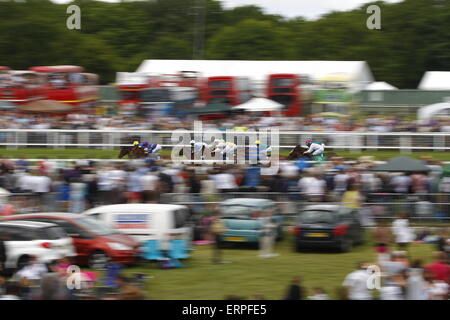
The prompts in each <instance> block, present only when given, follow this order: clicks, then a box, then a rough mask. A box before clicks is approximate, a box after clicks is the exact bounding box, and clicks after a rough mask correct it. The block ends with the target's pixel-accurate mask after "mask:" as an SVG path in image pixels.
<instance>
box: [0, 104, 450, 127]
mask: <svg viewBox="0 0 450 320" xmlns="http://www.w3.org/2000/svg"><path fill="white" fill-rule="evenodd" d="M106 109H108V108H106ZM108 110H113V108H109V109H108ZM0 120H1V121H0V123H1V128H2V129H92V130H96V129H104V130H115V129H124V130H127V129H133V130H174V129H179V128H185V129H192V123H193V121H194V120H196V118H195V117H193V116H185V117H182V118H179V117H176V116H173V115H157V116H155V115H148V116H146V117H133V116H126V117H125V116H124V115H122V114H121V113H120V112H118V113H114V112H110V113H107V112H101V113H100V112H99V113H93V114H84V113H83V114H77V113H73V114H70V115H68V116H59V117H58V116H53V117H46V116H43V115H25V114H21V115H20V117H18V116H17V114H16V113H15V112H14V111H7V110H3V111H0ZM202 121H203V126H204V129H218V130H226V129H235V130H241V131H252V130H256V129H264V128H267V127H276V128H278V129H279V130H280V131H312V132H335V131H355V132H379V133H383V132H449V131H450V122H449V121H447V120H430V121H427V122H424V123H421V122H419V121H416V120H411V119H401V118H400V117H396V116H367V117H365V118H362V119H355V118H352V117H341V118H339V117H329V116H323V115H320V114H318V115H311V116H306V117H290V118H286V117H283V118H281V117H266V116H264V117H258V116H255V115H246V114H238V115H230V116H227V117H226V118H223V119H210V120H202Z"/></svg>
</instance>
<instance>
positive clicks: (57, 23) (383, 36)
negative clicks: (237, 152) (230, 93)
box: [0, 0, 450, 88]
mask: <svg viewBox="0 0 450 320" xmlns="http://www.w3.org/2000/svg"><path fill="white" fill-rule="evenodd" d="M71 4H75V5H78V6H79V7H80V9H81V29H80V30H69V29H68V28H67V26H66V20H67V19H68V18H69V16H70V14H68V13H67V12H66V10H67V7H68V4H65V5H62V4H55V3H53V2H51V1H50V0H27V1H26V2H15V1H12V0H11V1H0V65H7V66H10V67H12V68H14V69H25V68H28V67H30V66H36V65H56V64H76V65H82V66H84V67H86V69H87V70H88V71H89V72H94V73H98V74H99V75H100V77H101V81H102V83H109V82H113V81H114V80H115V73H116V72H117V71H130V72H131V71H134V70H136V68H137V67H138V66H139V64H140V63H141V62H142V61H143V60H145V59H193V58H194V59H224V60H232V59H235V60H364V61H367V62H368V63H369V65H370V67H371V69H372V72H373V73H374V76H375V78H376V79H377V80H382V81H387V82H389V83H391V84H393V85H395V86H397V87H399V88H417V85H418V82H419V81H420V78H421V77H422V75H423V73H424V72H425V71H429V70H450V1H449V0H404V1H403V2H400V3H394V4H388V3H384V2H373V3H370V4H365V5H363V6H361V7H359V8H357V9H355V10H351V11H345V12H331V13H328V14H326V15H323V16H322V17H320V18H319V19H316V20H308V19H305V18H304V17H302V16H301V12H299V16H298V17H296V18H286V17H283V16H280V15H273V14H268V13H266V12H264V10H262V9H261V8H259V7H257V6H241V7H237V8H233V9H225V8H224V7H223V6H222V4H221V2H220V1H218V0H149V1H122V2H119V3H108V2H101V1H94V0H75V1H73V2H72V3H71ZM371 4H376V5H378V6H379V7H380V9H381V29H380V30H369V29H368V28H367V26H366V21H367V19H368V18H369V16H370V14H368V13H367V12H366V9H367V7H368V6H369V5H371Z"/></svg>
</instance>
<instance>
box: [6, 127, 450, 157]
mask: <svg viewBox="0 0 450 320" xmlns="http://www.w3.org/2000/svg"><path fill="white" fill-rule="evenodd" d="M179 132H183V131H179ZM184 132H185V133H188V134H190V135H191V138H192V139H194V138H196V137H197V136H198V135H201V134H208V135H210V136H211V135H213V134H215V135H216V136H215V137H218V138H224V139H226V140H230V139H232V140H234V142H235V143H237V142H238V141H237V137H238V136H242V135H244V136H246V137H247V138H248V139H249V140H248V142H246V143H249V141H250V137H254V138H255V140H256V138H258V139H260V138H259V137H258V135H260V134H261V133H262V132H258V131H254V132H230V131H228V132H225V131H211V130H209V131H208V130H205V131H193V130H184ZM173 133H174V131H172V130H131V129H127V130H86V129H81V130H63V129H48V130H42V129H0V146H4V147H6V148H9V149H16V148H19V147H38V146H39V147H50V148H66V147H77V148H79V147H83V148H86V147H87V148H102V149H114V148H118V147H120V146H125V145H127V144H124V143H123V138H126V137H129V136H139V137H141V139H142V140H147V141H150V142H152V143H159V144H161V145H162V146H163V147H174V146H175V145H176V143H175V142H173V141H172V139H171V137H172V134H173ZM276 133H277V134H278V137H279V138H278V139H279V143H272V142H270V141H268V144H271V145H272V147H273V148H280V149H292V148H293V147H294V146H295V145H297V144H303V143H304V141H305V140H306V139H310V138H314V139H318V140H321V141H322V142H324V143H325V145H326V147H327V148H328V149H339V150H350V151H352V152H355V153H358V152H361V151H362V150H400V151H401V152H405V153H409V152H412V151H413V150H434V151H446V150H449V149H450V132H449V133H447V132H433V133H418V132H387V133H379V132H353V131H351V132H315V131H278V132H276ZM227 134H229V135H232V136H227ZM269 136H270V135H269ZM227 138H228V139H227ZM235 139H236V140H235ZM186 143H187V141H186ZM277 144H278V145H277ZM238 146H239V144H238Z"/></svg>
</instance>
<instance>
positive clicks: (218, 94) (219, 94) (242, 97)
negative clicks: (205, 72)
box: [205, 76, 252, 106]
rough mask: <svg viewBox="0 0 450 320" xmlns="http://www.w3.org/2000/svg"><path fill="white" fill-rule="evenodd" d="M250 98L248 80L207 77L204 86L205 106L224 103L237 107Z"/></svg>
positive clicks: (250, 91) (250, 92) (242, 78)
mask: <svg viewBox="0 0 450 320" xmlns="http://www.w3.org/2000/svg"><path fill="white" fill-rule="evenodd" d="M251 97H252V90H251V85H250V80H249V79H248V78H245V77H232V76H231V77H209V78H208V79H207V84H206V92H205V100H206V103H207V104H212V103H225V104H228V105H231V106H237V105H239V104H241V103H244V102H247V101H248V100H250V99H251Z"/></svg>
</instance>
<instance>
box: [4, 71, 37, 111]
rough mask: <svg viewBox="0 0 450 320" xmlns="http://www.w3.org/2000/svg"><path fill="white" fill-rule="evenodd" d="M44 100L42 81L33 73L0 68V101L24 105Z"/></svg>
mask: <svg viewBox="0 0 450 320" xmlns="http://www.w3.org/2000/svg"><path fill="white" fill-rule="evenodd" d="M40 99H44V81H43V79H42V77H41V76H40V75H39V74H37V73H36V72H34V71H29V70H23V71H22V70H10V69H9V68H7V67H0V100H2V101H8V102H12V103H15V104H24V103H29V102H32V101H36V100H40Z"/></svg>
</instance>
